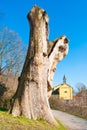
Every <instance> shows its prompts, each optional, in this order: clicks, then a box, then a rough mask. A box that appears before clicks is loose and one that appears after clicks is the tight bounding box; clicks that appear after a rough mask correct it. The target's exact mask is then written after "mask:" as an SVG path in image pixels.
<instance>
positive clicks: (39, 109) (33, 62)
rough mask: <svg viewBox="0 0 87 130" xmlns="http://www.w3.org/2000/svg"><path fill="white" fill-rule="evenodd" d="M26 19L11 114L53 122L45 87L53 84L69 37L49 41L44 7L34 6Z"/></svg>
mask: <svg viewBox="0 0 87 130" xmlns="http://www.w3.org/2000/svg"><path fill="white" fill-rule="evenodd" d="M28 19H29V21H30V44H29V48H28V52H27V56H26V60H25V64H24V67H23V70H22V73H21V76H20V79H19V85H18V89H17V91H16V94H15V95H14V97H13V99H12V102H11V109H10V113H12V114H13V115H14V116H19V115H24V116H25V117H27V118H30V119H31V118H33V119H37V118H43V119H45V120H46V121H48V122H50V123H54V124H56V121H55V119H54V117H53V115H52V113H51V111H50V106H49V102H48V97H47V87H48V85H49V86H50V87H52V81H53V75H54V72H55V68H56V64H57V62H59V61H60V60H62V59H63V58H64V57H65V55H67V52H68V44H67V43H68V40H67V38H66V37H65V36H62V37H60V38H59V39H56V40H54V41H53V42H49V41H48V19H49V18H48V16H47V13H46V12H45V11H44V10H43V9H41V8H39V7H37V6H34V7H33V8H32V10H31V11H30V13H29V14H28Z"/></svg>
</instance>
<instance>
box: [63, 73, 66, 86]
mask: <svg viewBox="0 0 87 130" xmlns="http://www.w3.org/2000/svg"><path fill="white" fill-rule="evenodd" d="M63 83H64V84H65V83H66V76H65V75H64V76H63Z"/></svg>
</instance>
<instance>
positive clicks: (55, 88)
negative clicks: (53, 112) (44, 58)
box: [53, 83, 72, 91]
mask: <svg viewBox="0 0 87 130" xmlns="http://www.w3.org/2000/svg"><path fill="white" fill-rule="evenodd" d="M63 85H67V86H68V87H71V86H70V85H69V84H67V83H62V84H59V85H57V86H56V87H54V88H53V90H54V91H55V90H57V89H58V88H60V87H61V86H63ZM71 88H72V87H71Z"/></svg>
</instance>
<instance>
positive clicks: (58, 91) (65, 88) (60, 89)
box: [52, 75, 73, 100]
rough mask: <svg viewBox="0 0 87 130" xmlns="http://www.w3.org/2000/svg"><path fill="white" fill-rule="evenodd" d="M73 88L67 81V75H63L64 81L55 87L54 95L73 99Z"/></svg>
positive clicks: (63, 98)
mask: <svg viewBox="0 0 87 130" xmlns="http://www.w3.org/2000/svg"><path fill="white" fill-rule="evenodd" d="M72 91H73V88H72V87H71V86H70V85H68V84H67V83H66V77H65V75H64V77H63V83H62V84H60V85H58V86H56V87H54V88H53V91H52V95H58V97H59V99H62V100H72Z"/></svg>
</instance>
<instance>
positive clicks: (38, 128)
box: [0, 109, 67, 130]
mask: <svg viewBox="0 0 87 130" xmlns="http://www.w3.org/2000/svg"><path fill="white" fill-rule="evenodd" d="M58 123H59V128H56V127H55V126H54V125H52V124H49V123H47V122H46V121H45V120H43V119H38V120H31V119H27V118H25V117H23V116H20V117H13V116H12V115H11V114H8V112H7V111H5V110H2V109H0V130H67V129H66V128H65V127H64V126H63V125H62V124H61V123H60V122H59V121H58Z"/></svg>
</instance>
